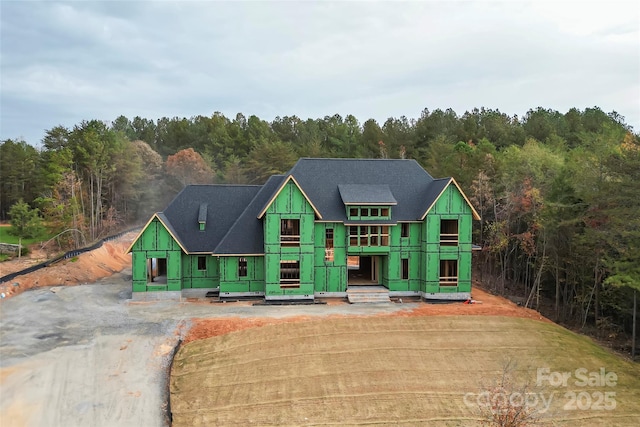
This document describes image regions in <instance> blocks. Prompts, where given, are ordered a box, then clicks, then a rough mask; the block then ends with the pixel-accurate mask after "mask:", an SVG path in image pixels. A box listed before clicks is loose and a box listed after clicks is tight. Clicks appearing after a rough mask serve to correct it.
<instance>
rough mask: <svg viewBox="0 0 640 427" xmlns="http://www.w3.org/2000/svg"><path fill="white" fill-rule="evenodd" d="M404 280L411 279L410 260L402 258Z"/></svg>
mask: <svg viewBox="0 0 640 427" xmlns="http://www.w3.org/2000/svg"><path fill="white" fill-rule="evenodd" d="M402 279H403V280H407V279H409V258H402Z"/></svg>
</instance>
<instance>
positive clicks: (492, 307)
mask: <svg viewBox="0 0 640 427" xmlns="http://www.w3.org/2000/svg"><path fill="white" fill-rule="evenodd" d="M472 296H473V300H474V301H475V302H474V303H473V304H465V303H462V302H451V303H441V304H430V303H421V304H420V306H419V307H418V308H415V309H413V310H406V311H398V312H395V313H390V314H379V315H378V316H395V317H419V316H507V317H522V318H525V319H535V320H540V321H543V322H549V323H552V322H551V321H550V320H549V319H547V318H546V317H544V316H542V315H541V314H540V313H538V312H537V311H535V310H531V309H528V308H524V307H520V306H518V305H516V304H514V303H513V302H511V301H509V300H508V299H506V298H502V297H499V296H496V295H492V294H490V293H488V292H486V291H483V290H482V289H479V288H478V287H477V286H476V287H475V288H474V289H473V291H472ZM338 301H339V302H338ZM331 303H332V304H347V303H346V302H344V301H341V300H335V301H332V302H331ZM330 317H349V316H341V315H333V316H330ZM311 319H313V318H312V317H309V316H295V317H287V318H278V319H274V318H250V319H246V318H239V317H232V318H208V319H192V326H191V329H190V330H189V332H188V333H187V335H186V336H185V338H184V343H185V344H186V343H188V342H191V341H195V340H200V339H205V338H210V337H215V336H218V335H224V334H228V333H230V332H235V331H241V330H245V329H249V328H257V327H261V326H265V325H272V324H276V323H293V322H304V321H308V320H311Z"/></svg>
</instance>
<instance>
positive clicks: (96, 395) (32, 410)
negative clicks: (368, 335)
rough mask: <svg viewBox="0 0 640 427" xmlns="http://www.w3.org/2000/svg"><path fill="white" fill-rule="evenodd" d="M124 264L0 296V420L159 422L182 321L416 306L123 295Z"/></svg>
mask: <svg viewBox="0 0 640 427" xmlns="http://www.w3.org/2000/svg"><path fill="white" fill-rule="evenodd" d="M130 298H131V271H130V269H129V270H124V271H123V272H122V273H118V274H116V275H114V276H112V277H109V278H107V279H103V280H101V281H99V282H96V283H94V284H89V285H81V286H71V287H47V288H38V289H34V290H31V291H27V292H24V293H22V294H20V295H17V296H15V297H13V298H11V299H6V300H2V301H1V303H0V320H1V322H0V425H2V426H3V427H10V426H47V427H50V426H136V427H138V426H165V425H168V424H169V420H168V417H167V408H166V405H167V373H168V367H169V364H170V362H171V357H172V355H173V351H174V348H175V346H176V345H177V343H178V342H179V340H180V338H181V334H183V333H184V332H186V331H187V330H188V328H189V319H191V318H196V317H199V318H206V317H245V318H250V317H282V318H284V317H289V316H300V315H305V316H328V315H334V314H349V315H371V314H377V313H385V312H393V311H398V310H403V309H411V308H415V307H416V304H383V305H359V306H355V305H348V304H337V305H294V306H252V305H250V304H247V303H228V304H208V303H189V302H178V301H157V302H145V303H142V302H132V301H131V300H130Z"/></svg>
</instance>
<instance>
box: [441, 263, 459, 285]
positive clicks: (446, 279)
mask: <svg viewBox="0 0 640 427" xmlns="http://www.w3.org/2000/svg"><path fill="white" fill-rule="evenodd" d="M440 286H458V260H456V259H442V260H440Z"/></svg>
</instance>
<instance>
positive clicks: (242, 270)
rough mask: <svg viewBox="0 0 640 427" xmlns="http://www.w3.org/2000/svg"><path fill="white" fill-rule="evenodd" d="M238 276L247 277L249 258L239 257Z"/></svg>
mask: <svg viewBox="0 0 640 427" xmlns="http://www.w3.org/2000/svg"><path fill="white" fill-rule="evenodd" d="M238 277H247V259H246V258H240V259H238Z"/></svg>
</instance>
